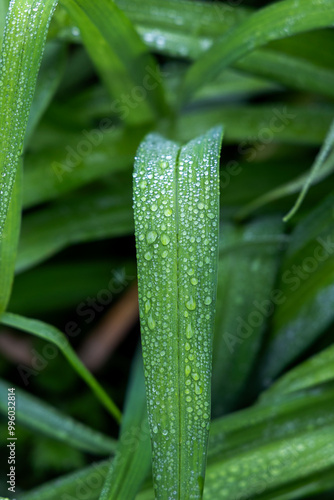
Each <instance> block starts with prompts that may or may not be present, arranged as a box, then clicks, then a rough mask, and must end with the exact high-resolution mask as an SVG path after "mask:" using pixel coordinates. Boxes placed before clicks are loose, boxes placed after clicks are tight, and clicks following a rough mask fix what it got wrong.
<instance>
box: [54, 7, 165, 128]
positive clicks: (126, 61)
mask: <svg viewBox="0 0 334 500" xmlns="http://www.w3.org/2000/svg"><path fill="white" fill-rule="evenodd" d="M62 4H63V5H64V7H65V8H66V9H67V10H68V12H69V14H70V16H71V17H72V19H73V21H74V22H75V24H76V25H77V26H78V27H79V29H80V32H81V36H82V39H83V41H84V43H85V46H86V48H87V51H88V53H89V55H90V57H91V59H92V60H93V62H94V64H95V65H96V68H97V70H98V71H99V73H100V75H101V78H102V80H103V81H104V83H105V85H106V87H107V88H108V89H109V91H110V94H111V96H112V97H113V98H114V99H115V101H114V102H113V103H112V106H113V108H114V110H115V111H116V112H118V113H119V115H120V117H121V119H123V120H125V121H127V122H128V123H131V124H135V123H143V122H145V121H154V120H155V119H156V118H157V117H158V116H160V115H161V114H164V113H165V112H166V105H165V100H164V94H163V89H162V86H161V77H160V74H159V70H158V68H157V66H156V64H155V62H154V61H153V59H152V57H151V56H150V55H149V53H148V50H147V48H146V47H145V45H144V44H143V43H142V41H141V40H140V37H139V36H138V34H137V33H136V31H135V29H134V28H133V26H132V24H131V23H130V21H129V20H128V19H127V17H126V16H125V14H123V12H122V11H121V10H119V9H118V7H117V5H116V4H115V3H114V2H109V1H107V0H100V1H99V2H91V1H90V0H62ZM137 87H139V89H140V91H141V93H140V97H138V93H135V92H134V88H137ZM129 101H130V102H129Z"/></svg>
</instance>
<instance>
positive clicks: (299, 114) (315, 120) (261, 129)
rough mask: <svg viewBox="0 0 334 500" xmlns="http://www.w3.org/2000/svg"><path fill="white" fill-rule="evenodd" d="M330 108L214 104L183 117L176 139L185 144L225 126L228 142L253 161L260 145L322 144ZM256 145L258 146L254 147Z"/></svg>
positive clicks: (175, 132)
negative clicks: (190, 139) (211, 129)
mask: <svg viewBox="0 0 334 500" xmlns="http://www.w3.org/2000/svg"><path fill="white" fill-rule="evenodd" d="M333 115H334V108H332V107H330V106H308V107H307V108H305V106H298V105H286V104H283V103H273V104H271V105H261V106H257V105H252V106H248V105H228V106H226V105H218V106H217V105H215V107H214V109H210V108H207V109H204V110H203V109H200V110H192V111H188V112H187V113H184V114H182V115H181V116H180V118H179V120H178V121H177V123H176V127H175V131H174V133H173V136H174V138H178V139H179V140H182V141H186V140H188V139H189V138H191V137H195V136H196V135H197V134H200V133H203V129H204V128H206V127H213V126H214V125H217V124H218V123H223V124H224V126H225V128H226V141H227V142H238V143H239V151H240V153H241V154H243V155H248V156H249V157H251V158H252V159H254V157H256V154H257V152H258V149H259V148H258V147H256V146H257V145H258V146H261V145H263V144H270V143H275V142H284V143H295V144H308V145H320V144H322V142H323V140H324V138H325V137H326V134H327V131H328V128H329V127H330V124H331V122H332V120H333ZM254 143H255V147H254Z"/></svg>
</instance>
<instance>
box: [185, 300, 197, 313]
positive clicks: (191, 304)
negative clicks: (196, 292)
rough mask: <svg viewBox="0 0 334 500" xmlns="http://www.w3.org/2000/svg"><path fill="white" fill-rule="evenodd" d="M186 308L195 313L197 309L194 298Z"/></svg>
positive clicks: (188, 301) (188, 302)
mask: <svg viewBox="0 0 334 500" xmlns="http://www.w3.org/2000/svg"><path fill="white" fill-rule="evenodd" d="M186 308H187V309H189V311H194V310H195V309H196V302H195V300H194V298H193V297H190V299H189V300H187V302H186Z"/></svg>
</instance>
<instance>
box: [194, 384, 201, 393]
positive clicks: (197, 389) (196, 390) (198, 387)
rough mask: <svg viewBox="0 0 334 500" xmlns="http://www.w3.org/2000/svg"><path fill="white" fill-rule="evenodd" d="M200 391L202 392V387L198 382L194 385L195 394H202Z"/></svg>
mask: <svg viewBox="0 0 334 500" xmlns="http://www.w3.org/2000/svg"><path fill="white" fill-rule="evenodd" d="M202 392H203V389H202V387H201V386H200V385H199V384H196V385H195V393H196V394H202Z"/></svg>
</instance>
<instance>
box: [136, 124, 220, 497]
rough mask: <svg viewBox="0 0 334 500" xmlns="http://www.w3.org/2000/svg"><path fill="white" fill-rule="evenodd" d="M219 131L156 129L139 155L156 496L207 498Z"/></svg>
mask: <svg viewBox="0 0 334 500" xmlns="http://www.w3.org/2000/svg"><path fill="white" fill-rule="evenodd" d="M221 138H222V130H221V128H220V127H217V128H216V129H213V130H211V131H210V132H208V133H207V134H206V135H204V136H202V137H200V138H198V139H195V140H194V141H191V142H190V143H189V144H188V145H187V146H185V147H184V148H182V149H181V150H179V148H178V146H177V145H176V144H174V143H171V142H169V141H165V140H164V139H162V138H160V137H159V136H155V135H154V136H152V135H150V136H148V138H147V139H146V140H145V141H144V143H142V145H141V146H140V148H139V152H138V157H137V161H136V164H135V173H134V210H135V227H136V243H137V259H138V287H139V303H140V315H141V330H142V345H143V357H144V366H145V377H146V390H147V400H148V409H149V423H150V428H151V439H152V450H153V474H154V480H155V488H156V489H157V495H158V498H167V497H168V498H181V497H182V498H201V497H202V491H203V486H204V475H205V460H206V447H207V439H208V428H209V421H210V420H209V419H210V390H211V389H210V379H211V349H212V345H211V344H212V329H213V315H214V310H215V293H216V272H217V248H218V226H219V175H218V158H219V152H220V143H221ZM146 200H149V206H148V208H147V210H142V209H141V207H142V203H143V202H146ZM189 249H190V251H191V252H193V253H192V258H190V259H189V260H188V258H187V257H186V256H187V255H188V251H189ZM208 277H210V278H209V279H208Z"/></svg>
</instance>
